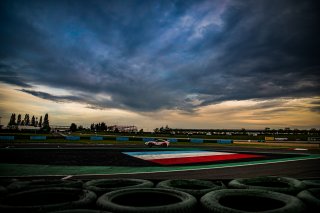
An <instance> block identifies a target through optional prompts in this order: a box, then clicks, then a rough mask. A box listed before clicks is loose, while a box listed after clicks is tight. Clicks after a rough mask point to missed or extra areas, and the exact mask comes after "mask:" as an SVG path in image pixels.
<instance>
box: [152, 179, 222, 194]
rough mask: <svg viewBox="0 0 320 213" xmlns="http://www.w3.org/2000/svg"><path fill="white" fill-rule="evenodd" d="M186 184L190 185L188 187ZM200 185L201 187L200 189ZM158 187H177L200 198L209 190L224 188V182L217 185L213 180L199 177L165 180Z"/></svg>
mask: <svg viewBox="0 0 320 213" xmlns="http://www.w3.org/2000/svg"><path fill="white" fill-rule="evenodd" d="M185 186H188V188H186V187H185ZM199 186H200V187H201V189H199ZM157 188H166V189H175V190H179V191H183V192H186V193H189V194H191V195H193V196H195V197H196V198H198V199H200V198H201V197H202V196H203V195H205V194H206V193H208V192H211V191H214V190H219V189H224V188H225V186H224V184H222V183H220V185H217V184H215V183H213V182H212V181H206V180H197V179H178V180H164V181H161V182H159V183H158V184H157Z"/></svg>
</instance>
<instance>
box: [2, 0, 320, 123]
mask: <svg viewBox="0 0 320 213" xmlns="http://www.w3.org/2000/svg"><path fill="white" fill-rule="evenodd" d="M316 2H317V1H308V0H303V1H301V0H259V1H257V0H252V1H250V0H242V1H240V0H239V1H238V0H212V1H201V0H197V1H195V0H194V1H188V0H181V1H178V0H177V1H174V0H163V1H155V0H140V1H136V0H120V1H119V0H118V1H109V0H107V1H102V0H101V1H95V0H92V1H80V0H78V1H76V0H74V1H41V0H39V1H32V0H28V1H25V0H21V1H17V0H9V1H4V0H2V1H1V3H0V8H1V9H0V26H1V27H0V46H1V48H0V92H1V94H0V98H1V99H2V101H1V102H2V103H0V113H1V115H0V116H2V117H3V118H7V117H9V116H10V114H11V113H12V112H15V113H26V112H29V113H31V114H32V113H34V114H41V113H44V112H49V114H50V115H51V120H52V122H55V123H57V124H67V125H69V123H71V122H74V120H75V121H76V122H78V123H79V124H81V122H82V123H83V124H87V123H90V122H94V121H95V120H96V119H98V118H99V119H100V120H99V121H105V122H107V123H110V122H115V123H134V124H135V125H137V126H141V127H143V128H149V127H150V128H152V127H155V126H159V125H166V124H169V125H170V126H172V127H194V128H197V127H199V128H216V127H219V128H221V127H224V128H235V127H239V128H241V127H248V128H251V127H252V128H260V127H264V126H274V127H286V126H292V127H300V128H309V127H320V123H319V120H320V116H319V111H320V92H319V91H320V86H319V82H320V75H319V69H320V60H319V59H320V54H319V51H320V43H319V42H320V39H319V34H320V32H319V29H320V27H319V26H320V23H319V14H318V11H320V10H319V9H320V8H319V4H318V3H316ZM21 106H23V107H21ZM30 111H32V112H30ZM79 115H83V116H82V117H81V118H79ZM72 119H73V120H72Z"/></svg>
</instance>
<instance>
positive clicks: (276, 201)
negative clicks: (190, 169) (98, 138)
mask: <svg viewBox="0 0 320 213" xmlns="http://www.w3.org/2000/svg"><path fill="white" fill-rule="evenodd" d="M155 183H156V184H155ZM0 185H1V186H0V212H60V213H61V212H64V213H68V212H88V213H91V212H92V213H94V212H136V213H138V212H141V213H147V212H152V213H157V212H166V213H170V212H172V213H174V212H180V213H183V212H221V213H223V212H229V213H232V212H242V213H244V212H264V213H266V212H318V211H319V209H320V208H319V207H320V206H319V194H320V193H319V189H320V181H319V180H303V181H300V180H297V179H293V178H288V177H274V176H270V177H256V178H239V179H234V180H231V181H213V180H210V181H209V180H195V179H179V180H163V181H156V182H152V181H149V180H142V179H96V180H87V181H79V180H33V181H18V180H15V181H11V182H7V183H6V184H4V183H2V182H1V184H0Z"/></svg>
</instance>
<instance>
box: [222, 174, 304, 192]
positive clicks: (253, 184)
mask: <svg viewBox="0 0 320 213" xmlns="http://www.w3.org/2000/svg"><path fill="white" fill-rule="evenodd" d="M228 186H229V187H230V188H235V189H262V190H269V191H274V192H281V193H285V194H292V195H296V194H297V193H299V192H300V191H302V190H304V189H305V187H306V186H305V185H304V184H303V183H302V182H301V181H300V180H297V179H294V178H288V177H276V176H266V177H255V178H239V179H234V180H232V181H230V182H229V184H228Z"/></svg>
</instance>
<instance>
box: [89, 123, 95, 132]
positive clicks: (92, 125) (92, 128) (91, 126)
mask: <svg viewBox="0 0 320 213" xmlns="http://www.w3.org/2000/svg"><path fill="white" fill-rule="evenodd" d="M94 127H95V126H94V123H92V124H91V125H90V129H91V131H93V130H94Z"/></svg>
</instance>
